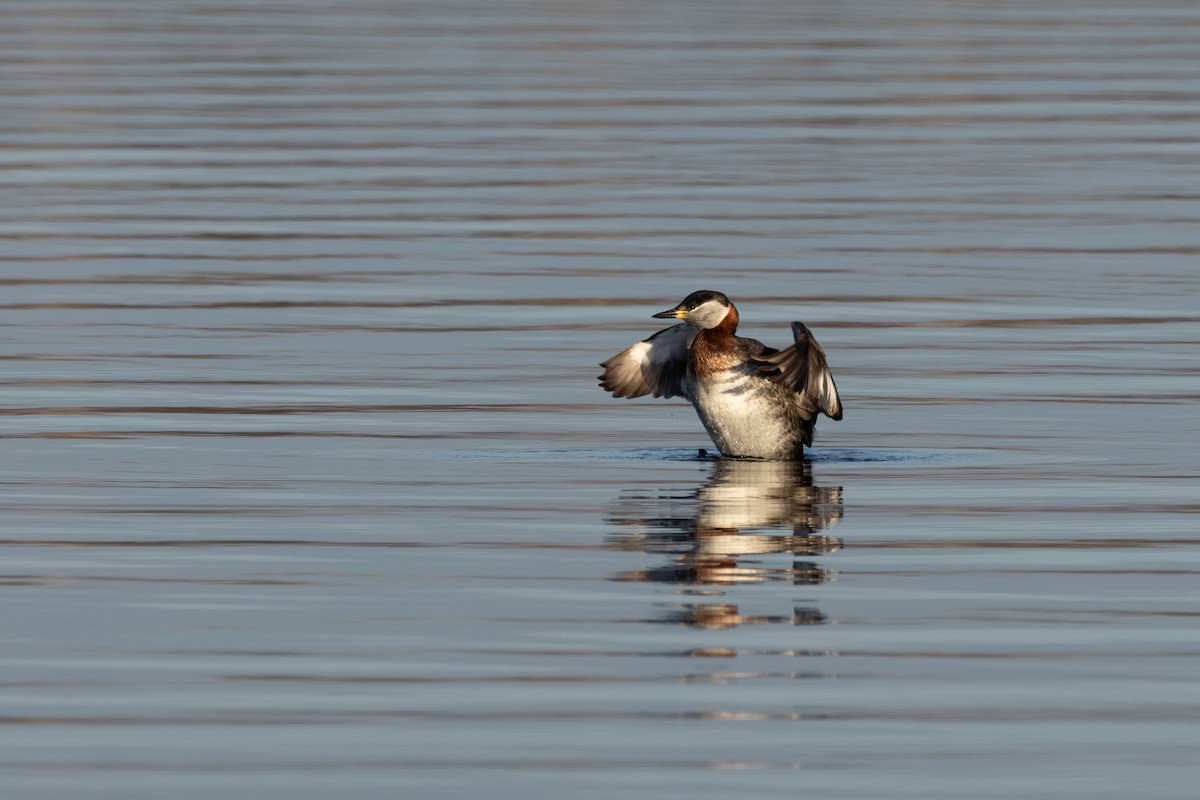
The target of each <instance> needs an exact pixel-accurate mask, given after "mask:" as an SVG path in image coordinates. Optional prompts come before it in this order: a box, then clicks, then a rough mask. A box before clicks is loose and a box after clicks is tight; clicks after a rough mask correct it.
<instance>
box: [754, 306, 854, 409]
mask: <svg viewBox="0 0 1200 800" xmlns="http://www.w3.org/2000/svg"><path fill="white" fill-rule="evenodd" d="M792 336H793V337H794V338H795V340H796V342H795V344H793V345H792V346H791V347H788V348H785V349H783V350H780V351H779V352H778V353H772V354H770V355H766V356H759V357H758V358H757V359H756V360H757V361H758V362H759V367H760V369H762V371H763V373H764V374H765V375H767V376H768V377H769V378H771V380H774V381H777V382H779V383H782V384H783V385H784V386H787V387H790V388H791V390H792V391H794V392H795V393H796V394H798V395H800V402H801V406H802V407H803V409H804V411H806V412H808V413H810V414H811V415H812V416H814V417H815V416H816V415H817V412H818V411H820V412H821V413H823V414H825V416H827V417H829V418H830V419H841V418H842V399H841V398H840V397H839V396H838V390H837V384H835V383H834V382H833V374H832V373H830V371H829V364H828V363H827V362H826V361H825V351H824V350H822V349H821V345H819V344H817V340H816V338H815V337H814V336H813V335H812V331H810V330H809V329H808V328H807V327H805V325H804V323H802V322H793V323H792Z"/></svg>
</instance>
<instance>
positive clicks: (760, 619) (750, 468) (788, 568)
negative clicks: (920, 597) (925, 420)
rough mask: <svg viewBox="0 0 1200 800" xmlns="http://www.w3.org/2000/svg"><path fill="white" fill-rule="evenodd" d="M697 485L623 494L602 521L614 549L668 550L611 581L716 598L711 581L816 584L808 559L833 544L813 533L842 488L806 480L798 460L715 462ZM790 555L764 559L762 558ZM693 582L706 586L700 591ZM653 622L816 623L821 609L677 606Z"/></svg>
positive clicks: (835, 507) (834, 515) (820, 578)
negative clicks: (778, 560) (770, 611)
mask: <svg viewBox="0 0 1200 800" xmlns="http://www.w3.org/2000/svg"><path fill="white" fill-rule="evenodd" d="M711 463H712V467H711V469H712V473H711V475H710V476H709V478H708V480H706V481H705V482H704V483H703V484H702V485H701V486H699V487H697V488H695V489H691V490H688V491H683V492H678V493H677V492H663V493H656V494H645V493H634V492H630V493H627V494H625V495H622V496H621V497H620V498H619V499H618V501H617V509H618V514H617V515H614V516H613V517H611V518H610V519H609V520H608V521H609V522H610V523H612V524H613V525H617V526H619V527H621V528H622V529H623V530H622V531H621V532H619V533H616V534H613V535H612V536H611V537H610V541H611V542H612V543H614V544H616V545H617V546H619V547H620V548H621V549H624V550H637V551H642V552H646V553H660V554H665V555H667V556H669V560H668V562H667V563H666V564H662V565H659V566H653V567H649V568H647V569H641V570H633V571H629V572H622V573H619V574H617V575H616V576H614V580H618V581H644V582H652V583H663V584H674V585H676V586H679V587H681V588H683V587H687V588H686V591H687V592H688V593H689V594H693V595H701V596H703V595H720V594H723V593H724V592H723V590H721V589H720V588H719V587H731V586H735V585H739V584H754V583H765V582H778V581H784V582H789V583H791V584H793V585H811V584H819V583H823V582H825V581H827V580H829V579H830V578H831V576H832V573H831V572H830V571H829V570H826V569H824V568H822V567H821V566H820V565H819V564H817V562H816V561H814V560H812V559H813V558H814V557H815V556H818V555H821V554H825V553H831V552H834V551H836V550H839V549H840V548H841V542H840V541H839V540H838V539H836V538H834V537H832V536H829V535H827V534H825V533H823V531H825V530H827V529H828V528H830V527H832V526H833V525H835V524H836V523H837V521H838V520H839V519H841V517H842V488H841V487H840V486H815V485H814V484H813V481H812V473H811V469H810V468H809V467H808V466H807V465H806V464H805V463H804V462H795V461H790V462H785V461H750V460H742V459H727V458H722V459H715V460H713V461H712V462H711ZM783 553H787V554H790V555H792V556H793V557H799V560H791V561H790V563H783V564H773V563H772V562H771V559H770V558H769V556H770V555H771V554H783ZM703 587H714V588H712V589H707V590H706V589H704V588H703ZM660 621H663V622H671V623H674V624H683V625H689V626H694V627H700V628H730V627H736V626H738V625H761V624H790V625H808V624H820V623H823V622H825V621H826V618H825V616H824V614H822V613H821V612H820V611H817V610H815V609H810V608H797V609H794V610H793V611H792V613H790V614H786V615H774V616H750V615H743V614H741V613H740V612H739V610H738V607H737V605H735V604H733V603H728V602H719V603H716V602H714V603H704V602H697V603H684V604H679V605H676V606H673V607H672V608H671V609H670V610H668V611H667V613H666V616H665V617H664V618H663V619H661V620H660Z"/></svg>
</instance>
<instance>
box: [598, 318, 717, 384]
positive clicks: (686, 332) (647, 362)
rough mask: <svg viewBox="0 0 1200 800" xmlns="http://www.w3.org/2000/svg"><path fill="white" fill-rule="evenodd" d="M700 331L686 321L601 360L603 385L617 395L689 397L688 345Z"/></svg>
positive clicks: (601, 381)
mask: <svg viewBox="0 0 1200 800" xmlns="http://www.w3.org/2000/svg"><path fill="white" fill-rule="evenodd" d="M697 333H698V331H697V330H696V328H694V327H692V326H691V325H688V324H687V323H686V322H683V323H680V324H679V325H673V326H671V327H670V328H664V329H663V330H661V331H659V332H658V333H656V334H654V335H653V336H651V337H650V338H649V339H646V340H644V341H641V342H638V343H637V344H635V345H634V346H633V347H630V348H629V349H628V350H624V351H622V352H620V353H617V354H616V355H615V356H613V357H612V358H610V359H608V360H607V361H605V362H603V363H602V364H600V366H602V367H604V374H603V375H601V376H600V386H602V387H603V388H604V389H605V390H607V391H609V392H612V393H613V396H614V397H642V396H643V395H647V394H651V395H654V396H655V397H686V396H687V358H688V348H689V347H691V345H692V340H693V339H695V338H696V334H697Z"/></svg>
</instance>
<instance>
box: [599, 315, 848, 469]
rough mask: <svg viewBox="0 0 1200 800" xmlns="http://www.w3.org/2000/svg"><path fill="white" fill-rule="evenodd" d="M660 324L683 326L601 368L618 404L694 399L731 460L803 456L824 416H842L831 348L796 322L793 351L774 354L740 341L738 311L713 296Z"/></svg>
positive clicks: (604, 382) (658, 335) (602, 381)
mask: <svg viewBox="0 0 1200 800" xmlns="http://www.w3.org/2000/svg"><path fill="white" fill-rule="evenodd" d="M654 318H656V319H681V320H683V322H682V323H680V324H679V325H675V326H673V327H670V328H666V329H664V330H661V331H659V332H658V333H656V334H654V335H653V336H651V337H650V338H649V339H646V340H645V341H642V342H638V343H637V344H635V345H634V346H633V347H630V348H629V349H628V350H625V351H624V352H621V353H618V354H617V355H615V356H613V357H612V358H610V359H608V360H607V361H605V362H604V363H602V364H601V365H600V366H602V367H604V374H603V375H601V376H600V385H601V386H602V387H603V388H604V389H606V390H607V391H609V392H612V394H613V396H614V397H642V396H643V395H647V394H650V395H653V396H655V397H686V398H687V399H688V400H690V401H691V403H692V405H693V406H695V408H696V413H697V414H699V415H700V421H701V422H702V423H704V427H705V429H707V430H708V435H709V436H711V437H712V440H713V443H714V444H715V445H716V446H717V449H718V450H720V451H721V453H722V454H723V455H726V456H733V457H742V458H765V459H774V460H791V459H799V458H801V457H802V456H803V453H804V447H805V446H806V445H811V444H812V442H813V427H814V424H815V422H816V416H817V413H818V412H820V413H823V414H825V416H827V417H829V418H830V419H835V420H836V419H841V418H842V401H841V399H840V398H839V397H838V391H837V386H836V385H834V382H833V375H831V374H830V372H829V365H828V364H827V363H826V361H825V351H824V350H822V349H821V346H820V345H819V344H817V340H816V339H815V338H813V335H812V332H811V331H809V329H808V328H806V327H805V326H804V324H803V323H800V322H793V323H792V335H793V336H794V337H795V342H794V343H793V344H792V345H790V346H788V347H786V348H784V349H783V350H776V349H774V348H772V347H767V346H766V345H764V344H763V343H762V342H759V341H756V340H754V339H746V338H744V337H742V336H738V335H737V324H738V313H737V309H736V308H734V305H733V303H731V302H730V301H729V298H728V297H726V296H725V295H723V294H721V293H720V292H713V291H700V292H692V293H691V294H689V295H688V296H687V297H685V298H684V299H683V302H682V303H680V304H679V305H677V306H675V307H674V308H672V309H670V310H669V311H663V312H660V313H658V314H655V315H654Z"/></svg>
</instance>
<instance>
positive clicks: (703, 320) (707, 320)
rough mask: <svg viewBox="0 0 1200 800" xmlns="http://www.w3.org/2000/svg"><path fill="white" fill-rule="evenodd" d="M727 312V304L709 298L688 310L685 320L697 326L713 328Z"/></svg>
mask: <svg viewBox="0 0 1200 800" xmlns="http://www.w3.org/2000/svg"><path fill="white" fill-rule="evenodd" d="M728 313H729V307H728V306H724V305H721V304H720V303H719V302H717V301H716V300H709V301H707V302H704V303H701V304H700V305H698V306H696V307H695V308H693V309H692V310H691V311H689V312H688V315H687V321H688V322H690V323H691V324H692V325H695V326H696V327H697V328H702V329H703V328H715V327H717V326H718V325H720V324H721V320H723V319H725V315H726V314H728Z"/></svg>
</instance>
